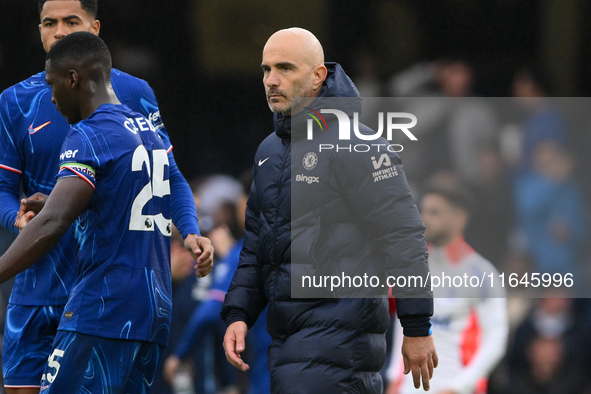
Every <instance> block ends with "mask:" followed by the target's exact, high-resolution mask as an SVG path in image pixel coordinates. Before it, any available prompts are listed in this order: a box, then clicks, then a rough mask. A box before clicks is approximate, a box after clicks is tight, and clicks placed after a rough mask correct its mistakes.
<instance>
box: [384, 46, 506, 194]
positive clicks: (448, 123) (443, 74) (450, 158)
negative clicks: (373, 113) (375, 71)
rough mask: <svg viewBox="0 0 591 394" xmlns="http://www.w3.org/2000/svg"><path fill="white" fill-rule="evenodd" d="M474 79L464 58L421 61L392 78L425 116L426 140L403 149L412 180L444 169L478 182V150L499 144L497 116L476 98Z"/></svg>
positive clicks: (408, 105)
mask: <svg viewBox="0 0 591 394" xmlns="http://www.w3.org/2000/svg"><path fill="white" fill-rule="evenodd" d="M473 83H474V71H473V69H472V66H471V65H470V64H469V63H468V62H467V61H465V60H463V59H461V58H448V59H440V60H437V61H434V62H432V63H420V64H417V65H415V66H413V67H411V68H410V69H408V70H405V71H402V72H401V73H399V74H397V75H395V76H394V77H392V78H391V80H390V82H389V87H390V95H392V96H395V97H406V99H404V100H403V101H401V104H402V105H403V107H404V108H405V111H407V112H410V113H412V114H414V115H415V116H417V117H418V118H419V119H421V122H419V123H418V124H417V125H416V126H415V127H413V133H416V136H417V138H418V139H419V141H420V144H413V145H408V146H405V149H404V150H403V151H402V152H401V153H400V156H401V158H402V160H403V162H404V165H405V166H408V167H409V170H408V171H409V172H408V176H409V178H411V180H412V182H416V183H417V184H422V183H424V182H425V181H426V180H427V179H428V178H429V177H430V176H431V175H432V174H434V173H435V172H437V171H440V170H451V171H453V172H454V173H455V174H457V175H458V176H459V177H460V178H461V179H462V181H464V182H469V183H474V182H477V181H478V167H477V166H476V165H475V164H476V163H477V161H478V153H479V152H480V150H481V149H484V148H488V147H489V146H491V145H492V144H493V143H494V138H495V132H496V118H495V114H494V113H493V111H492V108H491V107H490V106H489V105H488V104H487V103H486V102H485V101H483V100H482V99H479V98H476V97H471V96H472V94H473V92H472V87H473ZM466 97H470V99H466Z"/></svg>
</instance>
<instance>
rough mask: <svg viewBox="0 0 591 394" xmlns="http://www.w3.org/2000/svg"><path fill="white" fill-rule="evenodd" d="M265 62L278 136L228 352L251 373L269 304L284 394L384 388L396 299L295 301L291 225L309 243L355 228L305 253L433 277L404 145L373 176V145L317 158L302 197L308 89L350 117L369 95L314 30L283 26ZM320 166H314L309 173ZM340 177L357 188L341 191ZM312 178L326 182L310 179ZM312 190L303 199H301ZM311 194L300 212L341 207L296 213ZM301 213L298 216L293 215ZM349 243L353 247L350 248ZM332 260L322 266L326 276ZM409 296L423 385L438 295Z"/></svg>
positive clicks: (230, 301) (229, 320) (243, 268)
mask: <svg viewBox="0 0 591 394" xmlns="http://www.w3.org/2000/svg"><path fill="white" fill-rule="evenodd" d="M262 68H263V72H264V78H263V82H264V84H265V89H266V93H267V100H268V102H269V107H270V108H271V110H272V111H273V112H274V113H275V117H274V123H275V132H274V133H273V134H271V135H270V136H269V137H267V138H266V139H265V141H263V143H261V145H260V146H259V149H258V151H257V153H256V156H255V163H254V170H253V175H254V181H253V185H252V188H251V193H250V196H249V199H248V207H247V211H246V236H245V241H244V247H243V249H242V253H241V255H240V263H239V266H238V269H237V270H236V273H235V274H234V278H233V280H232V283H231V285H230V288H229V290H228V293H227V295H226V299H225V301H224V307H223V310H222V313H221V315H222V318H223V319H224V320H225V322H226V324H227V325H228V328H227V331H226V336H225V338H224V348H225V350H226V356H227V358H228V361H230V362H231V363H232V364H233V365H235V366H236V367H237V368H240V369H242V370H247V369H248V365H246V364H245V363H244V362H243V361H242V360H241V358H240V353H241V352H242V351H244V338H245V336H246V332H247V327H252V325H253V324H254V323H255V321H256V320H257V318H258V317H259V314H260V313H261V312H262V310H263V309H264V308H265V306H266V305H267V304H268V306H269V311H268V319H267V327H268V330H269V333H270V334H271V337H272V339H273V341H272V344H271V346H270V348H269V369H270V372H271V390H272V392H273V393H277V394H289V393H298V394H302V393H304V394H308V393H310V394H311V393H319V394H332V393H335V394H336V393H372V394H373V393H376V394H378V393H382V390H383V384H382V380H381V377H380V374H379V371H380V369H381V368H382V365H383V363H384V361H385V357H386V338H385V333H386V331H387V329H388V323H389V318H388V306H387V299H385V298H383V297H370V296H368V297H366V298H325V299H321V298H316V299H309V298H292V297H291V288H292V283H291V276H292V260H291V258H292V252H293V253H294V256H297V254H296V253H298V252H297V251H292V248H295V247H294V245H292V231H300V230H301V234H302V237H303V239H304V241H305V242H307V243H310V244H311V243H314V244H315V243H316V239H313V238H322V237H323V235H324V238H327V237H328V238H330V236H331V234H341V235H342V234H347V235H348V237H347V238H346V239H340V240H336V241H337V243H339V242H340V244H338V246H336V247H335V248H334V249H330V250H320V251H317V250H316V249H317V248H315V247H314V246H310V247H308V248H307V249H308V250H309V254H313V255H314V256H303V259H304V260H305V259H306V258H309V259H311V260H313V261H318V257H321V256H327V257H328V256H331V255H332V256H331V258H332V257H334V256H338V261H339V264H341V263H342V264H343V266H344V267H346V269H347V270H349V271H352V272H358V273H359V272H360V273H362V272H364V270H365V272H368V271H371V270H372V269H373V270H374V271H375V266H380V265H383V266H385V267H384V270H385V271H386V272H387V273H388V274H393V273H400V272H409V270H412V272H413V274H416V273H420V274H422V275H423V276H425V275H426V274H427V272H428V265H427V250H426V244H425V240H424V237H423V231H424V227H423V224H422V221H421V219H420V216H419V214H418V211H417V209H416V206H415V205H414V202H413V200H412V197H411V195H410V191H409V190H408V186H407V183H406V179H405V177H404V173H403V172H402V167H401V165H400V159H399V157H398V156H397V155H396V154H395V153H388V155H389V159H390V161H391V162H392V163H393V164H392V165H393V166H395V167H396V171H397V172H396V173H397V174H398V175H397V176H393V177H391V178H388V179H386V180H384V181H382V182H379V183H378V182H376V183H374V182H373V179H372V178H371V173H372V171H375V170H373V167H372V166H371V160H370V158H369V156H371V154H370V153H368V154H362V155H357V156H356V155H349V157H348V159H350V160H348V161H343V160H342V155H340V156H339V155H338V154H337V155H336V156H334V155H333V157H331V158H330V162H332V163H335V160H341V162H338V163H337V164H336V165H332V166H329V165H326V164H323V163H320V162H317V163H313V167H316V168H315V170H316V171H319V173H318V174H320V176H319V177H318V179H320V180H321V181H322V182H323V183H322V184H320V182H313V184H312V183H311V184H307V182H303V183H302V182H299V183H298V185H297V186H298V189H297V190H299V191H300V192H299V193H300V194H298V195H297V196H296V194H295V193H296V187H295V185H294V188H292V181H297V179H296V176H297V174H299V172H298V171H300V170H301V168H296V166H297V165H299V166H300V167H301V166H302V157H299V156H298V157H296V156H295V155H296V153H295V152H296V151H297V152H299V151H301V149H296V144H305V143H306V142H309V141H305V135H301V134H302V133H300V132H296V131H293V134H292V115H293V116H294V118H293V121H294V122H295V121H296V120H297V118H298V116H297V115H298V114H299V113H301V111H302V107H304V106H307V105H310V104H311V101H313V100H311V99H302V97H304V98H305V97H317V98H318V100H319V99H322V98H330V97H345V98H347V97H348V98H353V99H352V100H351V101H350V103H351V106H350V108H348V109H349V111H347V114H348V115H351V116H352V112H353V111H357V112H359V111H360V109H361V99H360V98H359V93H358V92H357V89H356V88H355V86H354V85H353V83H352V82H351V80H350V79H349V78H348V77H347V75H346V74H345V72H344V71H343V70H342V68H341V67H340V66H339V65H338V64H335V63H327V64H324V54H323V51H322V47H321V45H320V43H319V42H318V40H317V39H316V37H314V36H313V35H312V34H311V33H310V32H308V31H306V30H303V29H297V28H294V29H286V30H281V31H279V32H277V33H275V34H274V35H273V36H271V38H270V39H269V41H268V42H267V44H266V45H265V48H264V51H263V64H262ZM329 127H330V125H329ZM360 127H361V126H360ZM297 130H299V128H298V129H297ZM364 131H365V132H366V133H367V132H368V130H364ZM369 132H371V131H370V130H369ZM297 133H299V134H297ZM304 134H305V132H304ZM337 137H338V135H337V134H336V133H333V134H329V133H328V132H325V133H324V134H322V135H321V136H320V139H321V141H331V139H332V140H333V143H335V144H336V143H337ZM355 138H356V137H353V139H355ZM351 142H354V141H351ZM383 142H385V141H383ZM292 145H293V152H292ZM306 149H307V148H304V151H307V150H306ZM292 153H293V154H294V161H293V163H294V164H292V160H291V155H292ZM298 154H299V153H298ZM339 157H340V159H339ZM323 160H324V157H323ZM324 161H327V160H324ZM316 164H318V165H316ZM292 166H293V168H292ZM309 167H312V166H310V165H309V166H308V167H307V168H306V169H310V168H309ZM355 168H361V169H362V170H363V169H364V168H367V169H368V171H369V172H363V177H359V176H357V174H359V173H360V172H359V171H353V169H355ZM309 174H310V175H316V174H313V173H312V172H310V173H309ZM368 179H369V181H368ZM330 182H332V183H330ZM339 182H342V184H344V185H348V186H349V188H347V190H346V191H343V192H342V193H335V194H334V195H330V190H334V189H335V188H338V184H339ZM368 182H371V184H369V183H368ZM329 183H330V184H329ZM300 184H301V185H300ZM306 184H307V186H312V187H317V189H304V188H302V187H301V186H306ZM376 191H378V192H376ZM301 193H304V194H303V196H304V197H300V195H301ZM305 193H309V201H311V202H310V203H307V201H305V203H304V204H300V209H301V208H302V207H305V206H306V205H309V206H310V209H314V208H316V207H319V206H321V205H322V204H324V205H325V206H328V205H330V206H331V210H330V211H324V213H317V214H316V215H306V212H305V209H304V211H303V212H301V215H300V214H299V213H298V210H297V209H295V208H294V209H293V210H292V196H294V197H293V198H294V199H295V198H296V197H298V201H299V200H300V199H302V200H306V198H305V195H306V194H305ZM319 200H322V201H319ZM331 201H333V202H332V203H331ZM292 214H297V215H298V217H297V218H296V217H293V218H292ZM306 216H310V217H309V218H306ZM349 217H356V218H361V223H362V225H360V226H359V225H357V224H354V225H352V224H353V223H354V222H353V221H352V220H349V219H348V218H349ZM296 219H297V220H296ZM321 220H323V221H322V222H321ZM296 222H298V223H299V224H296ZM301 223H306V225H308V224H309V226H308V228H311V229H313V230H317V231H308V232H306V226H302V225H301ZM321 223H322V224H321ZM328 226H330V227H328ZM296 229H297V230H296ZM294 239H295V238H294ZM372 240H373V241H372ZM332 241H333V242H332V243H331V242H328V243H325V244H324V245H327V244H328V245H335V243H334V241H335V239H332ZM346 243H350V244H351V245H353V247H347V245H345V244H346ZM319 249H322V248H319ZM377 256H379V258H376V257H377ZM376 260H383V261H377V262H376ZM321 261H322V262H325V260H324V259H321ZM384 261H385V263H384ZM294 263H295V261H294ZM355 265H358V267H356V266H355ZM321 266H322V263H319V264H318V272H321V270H322V267H321ZM339 267H340V265H339ZM405 270H406V271H405ZM413 292H414V293H413ZM404 295H405V297H408V296H411V297H417V298H399V299H397V307H398V311H397V313H398V316H399V317H400V320H401V323H402V324H403V328H404V336H405V337H404V340H403V348H402V352H403V355H404V360H405V373H408V372H410V371H412V374H413V378H414V381H415V387H417V388H418V387H420V380H421V378H422V382H423V388H424V389H425V390H428V387H429V379H430V377H432V375H433V368H434V367H436V366H437V354H436V352H435V346H434V343H433V339H432V337H431V336H430V316H431V315H432V313H433V301H432V298H430V294H429V293H428V292H426V291H425V290H424V289H410V290H407V292H406V293H405V294H404Z"/></svg>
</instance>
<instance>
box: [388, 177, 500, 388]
mask: <svg viewBox="0 0 591 394" xmlns="http://www.w3.org/2000/svg"><path fill="white" fill-rule="evenodd" d="M468 212H469V196H468V195H467V194H466V192H465V191H464V190H463V189H462V188H461V187H459V185H453V186H452V185H449V186H448V185H432V186H431V187H428V188H427V189H426V191H425V193H424V195H423V198H422V201H421V217H422V218H423V222H424V223H425V238H426V240H427V243H428V248H429V267H430V270H431V275H433V276H435V275H441V274H442V273H443V272H444V273H445V274H446V275H448V276H452V277H453V276H454V275H460V276H463V275H464V273H467V274H468V275H469V276H472V275H476V276H478V277H481V276H482V274H483V273H485V275H489V274H490V273H494V274H495V275H497V271H496V270H495V268H494V267H493V265H492V264H491V263H490V262H489V261H487V260H485V259H484V258H483V257H482V256H480V255H479V254H478V253H476V252H475V251H474V250H473V249H472V248H471V247H470V246H469V245H468V244H467V243H466V241H465V240H464V229H465V227H466V224H467V222H468ZM497 278H498V275H497ZM497 285H499V283H497ZM487 286H488V287H487ZM440 290H441V291H437V289H435V291H434V297H433V302H434V313H433V317H432V318H431V323H432V325H433V327H432V329H433V338H434V339H435V346H436V348H437V353H438V355H439V360H440V362H439V367H438V371H437V373H436V374H435V375H434V376H433V379H431V392H433V393H434V394H475V393H478V394H482V393H486V383H487V381H486V379H487V377H488V375H489V374H490V373H491V371H492V370H493V368H494V367H495V365H496V364H497V363H498V362H499V361H500V360H501V358H502V357H503V355H504V354H505V349H506V343H507V335H508V331H509V326H508V321H507V306H506V299H505V293H504V292H503V291H501V290H500V289H498V286H494V287H493V288H491V286H490V284H485V285H483V287H482V288H478V289H467V290H466V289H454V288H453V287H452V288H450V287H449V286H447V288H446V289H444V290H443V289H440ZM395 327H396V329H395V334H394V344H395V345H394V347H393V351H392V356H391V363H390V367H389V368H388V371H387V377H388V381H389V382H390V383H389V386H388V389H387V394H407V393H415V392H417V390H415V388H414V387H413V383H412V379H410V378H409V376H407V375H404V374H403V373H402V372H403V363H402V355H401V353H400V350H399V349H400V346H401V341H400V337H401V334H402V329H401V327H400V325H399V324H398V323H396V324H395Z"/></svg>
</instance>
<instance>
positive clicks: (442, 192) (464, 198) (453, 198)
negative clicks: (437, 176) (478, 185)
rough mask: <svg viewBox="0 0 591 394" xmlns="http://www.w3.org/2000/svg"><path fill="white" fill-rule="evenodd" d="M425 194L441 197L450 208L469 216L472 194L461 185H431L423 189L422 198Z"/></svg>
mask: <svg viewBox="0 0 591 394" xmlns="http://www.w3.org/2000/svg"><path fill="white" fill-rule="evenodd" d="M427 194H436V195H438V196H441V197H443V198H444V199H445V200H446V201H447V202H448V203H450V204H451V205H452V206H454V207H456V208H459V209H461V210H463V211H465V212H466V213H467V214H470V211H471V210H472V205H473V197H472V193H470V191H469V190H468V189H467V188H466V187H464V186H463V185H461V184H453V185H451V184H450V185H444V184H440V183H432V184H430V185H427V187H425V190H424V191H423V196H425V195H427Z"/></svg>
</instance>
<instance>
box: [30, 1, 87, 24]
mask: <svg viewBox="0 0 591 394" xmlns="http://www.w3.org/2000/svg"><path fill="white" fill-rule="evenodd" d="M48 1H53V0H39V3H38V9H39V15H41V11H43V5H44V4H45V3H46V2H48ZM77 1H79V2H80V6H81V7H82V9H83V10H84V11H86V12H87V13H88V15H90V16H92V17H93V18H95V19H96V17H97V15H98V0H77Z"/></svg>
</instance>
